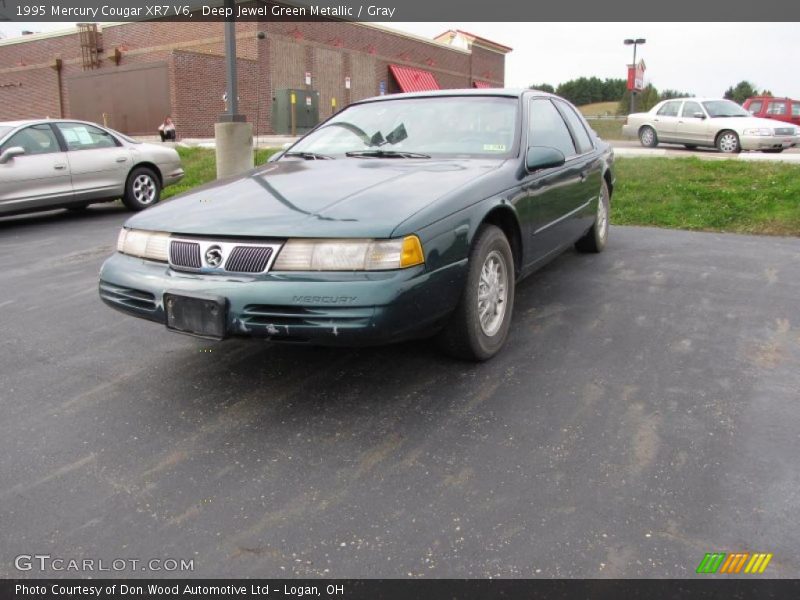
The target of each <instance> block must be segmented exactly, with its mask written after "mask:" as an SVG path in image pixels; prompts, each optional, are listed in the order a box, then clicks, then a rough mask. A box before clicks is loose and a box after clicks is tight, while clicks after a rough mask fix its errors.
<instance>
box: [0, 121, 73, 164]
mask: <svg viewBox="0 0 800 600" xmlns="http://www.w3.org/2000/svg"><path fill="white" fill-rule="evenodd" d="M14 146H19V147H21V148H22V149H23V150H25V155H26V156H30V155H33V154H50V153H51V152H61V148H59V146H58V141H57V140H56V136H55V135H54V134H53V130H52V129H50V126H49V125H46V124H43V125H31V126H30V127H26V128H25V129H23V130H21V131H18V132H17V133H15V134H14V135H12V136H11V137H10V138H9V139H8V141H7V142H6V143H5V144H3V148H2V150H3V151H5V150H8V149H9V148H13V147H14Z"/></svg>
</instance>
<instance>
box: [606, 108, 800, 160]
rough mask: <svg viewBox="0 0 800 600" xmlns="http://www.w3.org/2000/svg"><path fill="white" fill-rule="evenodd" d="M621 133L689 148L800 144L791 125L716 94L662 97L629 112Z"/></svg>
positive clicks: (772, 148) (766, 148) (646, 142)
mask: <svg viewBox="0 0 800 600" xmlns="http://www.w3.org/2000/svg"><path fill="white" fill-rule="evenodd" d="M622 133H623V135H625V136H627V137H638V138H639V141H640V142H641V143H642V146H646V147H648V148H654V147H656V146H658V144H660V143H662V142H664V143H670V144H683V145H684V146H686V147H687V148H690V149H693V148H697V147H698V146H708V147H716V148H717V149H718V150H719V151H720V152H728V153H731V152H740V151H741V150H760V151H762V152H783V151H784V150H785V149H786V148H791V147H792V146H795V145H797V144H800V137H798V132H797V128H796V127H794V126H793V125H791V124H783V123H776V122H775V121H771V120H768V119H761V118H758V117H754V116H752V115H751V114H750V113H748V112H747V111H746V110H745V109H744V108H742V107H741V106H739V105H738V104H736V103H735V102H731V101H730V100H720V99H716V98H680V99H673V100H664V101H662V102H659V103H658V104H656V105H655V106H654V107H653V108H652V109H651V110H650V111H649V112H646V113H634V114H632V115H629V116H628V118H627V119H626V121H625V125H623V127H622Z"/></svg>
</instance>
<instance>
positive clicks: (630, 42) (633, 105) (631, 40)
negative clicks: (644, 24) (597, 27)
mask: <svg viewBox="0 0 800 600" xmlns="http://www.w3.org/2000/svg"><path fill="white" fill-rule="evenodd" d="M646 41H647V40H646V39H644V38H628V39H627V40H625V45H626V46H633V73H634V75H633V77H634V79H633V88H632V89H631V113H633V112H634V111H635V110H636V46H638V45H639V44H644V43H645V42H646Z"/></svg>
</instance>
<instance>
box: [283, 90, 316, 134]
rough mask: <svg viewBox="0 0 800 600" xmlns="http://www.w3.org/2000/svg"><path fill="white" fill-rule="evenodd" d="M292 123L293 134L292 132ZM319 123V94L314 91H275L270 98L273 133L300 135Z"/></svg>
mask: <svg viewBox="0 0 800 600" xmlns="http://www.w3.org/2000/svg"><path fill="white" fill-rule="evenodd" d="M292 121H294V132H292ZM318 123H319V92H317V91H314V90H293V89H283V90H275V95H274V96H273V97H272V129H273V130H274V131H275V133H280V134H283V135H291V134H292V133H295V134H297V135H302V134H304V133H308V132H309V131H311V130H312V129H313V128H314V127H316V126H317V124H318Z"/></svg>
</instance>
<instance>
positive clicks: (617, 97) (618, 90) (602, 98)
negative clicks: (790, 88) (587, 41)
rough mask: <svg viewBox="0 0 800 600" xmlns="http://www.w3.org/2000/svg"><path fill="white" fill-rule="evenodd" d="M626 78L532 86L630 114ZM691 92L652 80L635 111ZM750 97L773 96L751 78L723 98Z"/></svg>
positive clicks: (579, 103) (577, 102)
mask: <svg viewBox="0 0 800 600" xmlns="http://www.w3.org/2000/svg"><path fill="white" fill-rule="evenodd" d="M627 83H628V82H627V80H625V79H622V78H619V79H614V78H606V79H600V78H599V77H578V78H577V79H570V80H569V81H565V82H564V83H560V84H558V86H553V85H550V84H549V83H539V84H534V85H531V86H530V88H531V89H535V90H541V91H543V92H549V93H551V94H556V95H558V96H561V97H562V98H566V99H567V100H569V101H570V102H572V103H573V104H574V105H575V106H583V105H585V104H593V103H595V102H617V109H616V114H618V115H627V114H628V113H629V112H630V108H631V93H630V91H629V90H628V85H627ZM689 96H692V94H688V93H686V92H681V91H679V90H673V89H666V90H661V91H659V90H658V88H656V87H655V86H654V85H653V84H652V83H648V84H647V86H645V88H644V89H643V90H641V91H640V92H637V93H636V111H637V112H645V111H648V110H650V109H651V108H653V107H654V106H655V105H656V104H658V103H659V102H661V101H662V100H670V99H672V98H688V97H689ZM751 96H772V92H770V91H769V90H761V91H759V90H758V88H757V87H756V86H755V85H754V84H752V83H750V82H749V81H740V82H739V83H737V84H736V85H732V86H730V87H729V88H728V89H727V90H725V94H724V96H723V97H724V98H727V99H728V100H733V101H734V102H736V103H738V104H742V103H743V102H744V101H745V100H747V99H748V98H750V97H751Z"/></svg>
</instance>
